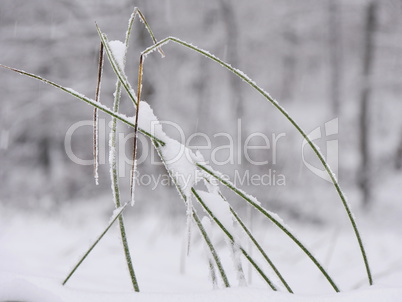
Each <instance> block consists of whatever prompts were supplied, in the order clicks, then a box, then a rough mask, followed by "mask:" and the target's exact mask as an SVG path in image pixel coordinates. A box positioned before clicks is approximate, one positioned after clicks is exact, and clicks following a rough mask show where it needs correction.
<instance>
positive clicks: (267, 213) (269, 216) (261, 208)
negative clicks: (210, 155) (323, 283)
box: [197, 164, 339, 292]
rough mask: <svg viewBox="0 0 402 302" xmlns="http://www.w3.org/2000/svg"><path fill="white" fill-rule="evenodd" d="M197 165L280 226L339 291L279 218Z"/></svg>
mask: <svg viewBox="0 0 402 302" xmlns="http://www.w3.org/2000/svg"><path fill="white" fill-rule="evenodd" d="M197 166H198V167H200V168H201V169H202V170H204V171H205V172H207V173H208V174H210V175H211V176H213V177H214V178H216V179H217V180H219V181H220V182H221V183H222V184H223V185H225V186H226V187H228V188H229V189H231V190H232V191H233V192H235V193H236V194H237V195H239V196H240V197H241V198H243V199H244V200H246V201H247V202H248V203H249V204H250V205H252V206H253V207H254V208H256V209H257V210H258V211H259V212H260V213H262V214H263V215H264V216H266V217H267V218H268V219H269V220H271V221H272V222H273V223H274V224H275V225H276V226H277V227H278V228H280V229H281V230H282V231H283V232H284V233H285V234H286V235H287V236H288V237H289V238H290V239H292V240H293V241H294V242H295V243H296V244H297V245H298V246H299V247H300V249H301V250H302V251H303V252H304V253H305V254H306V255H307V256H308V257H309V258H310V259H311V261H313V263H314V264H315V265H316V266H317V268H318V269H319V270H320V271H321V273H322V274H323V275H324V277H325V278H326V279H327V280H328V282H329V283H330V284H331V286H332V287H333V288H334V290H335V291H336V292H339V288H338V287H337V285H336V284H335V282H334V281H333V280H332V278H331V277H330V276H329V274H328V273H327V272H326V270H325V269H324V268H323V267H322V265H321V264H320V263H319V262H318V260H317V259H316V258H315V257H314V256H313V254H311V253H310V251H309V250H308V249H307V248H306V247H305V246H304V245H303V244H302V243H301V242H300V241H299V239H297V238H296V237H295V236H294V235H293V234H292V232H291V231H290V230H288V228H287V227H286V226H285V225H283V224H282V223H281V222H280V221H279V220H277V219H276V218H275V217H274V216H273V215H271V214H270V213H269V212H268V211H267V210H265V209H264V208H263V207H261V206H260V205H258V204H257V203H255V202H254V201H253V200H251V199H250V198H249V197H247V196H246V195H245V194H244V193H243V192H242V191H241V190H239V189H237V188H236V187H235V186H233V185H232V184H231V183H229V182H227V181H226V180H225V179H223V178H222V177H220V176H219V175H217V174H216V173H214V172H213V171H211V170H209V169H208V168H207V167H205V166H203V165H200V164H197Z"/></svg>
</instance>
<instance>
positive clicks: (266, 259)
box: [230, 207, 293, 294]
mask: <svg viewBox="0 0 402 302" xmlns="http://www.w3.org/2000/svg"><path fill="white" fill-rule="evenodd" d="M230 212H231V213H232V215H233V216H234V217H235V219H236V221H237V222H238V223H239V224H240V226H241V227H242V229H243V230H244V231H245V232H246V234H247V236H248V237H249V238H250V240H251V241H252V242H253V243H254V245H255V246H256V247H257V249H258V251H259V252H260V253H261V255H262V256H263V257H264V259H265V261H267V262H268V264H269V265H270V266H271V268H272V270H273V271H274V272H275V274H276V275H277V276H278V278H279V280H281V282H282V284H283V285H284V286H285V287H286V289H287V291H288V292H289V293H291V294H293V291H292V289H291V288H290V286H289V284H288V283H287V282H286V280H285V279H284V278H283V276H282V275H281V273H280V272H279V270H278V269H277V268H276V266H275V264H274V263H273V262H272V260H271V259H270V258H269V257H268V255H267V254H266V253H265V251H264V250H263V248H262V247H261V245H260V244H259V243H258V241H257V240H256V239H255V238H254V236H253V234H251V232H250V230H249V229H248V228H247V226H246V225H245V224H244V222H243V221H242V220H241V218H240V217H239V216H238V215H237V213H236V212H235V211H234V210H233V208H232V207H230Z"/></svg>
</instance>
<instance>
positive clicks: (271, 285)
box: [191, 188, 277, 291]
mask: <svg viewBox="0 0 402 302" xmlns="http://www.w3.org/2000/svg"><path fill="white" fill-rule="evenodd" d="M191 192H192V193H193V195H194V196H195V198H196V199H197V200H198V202H199V203H200V204H201V206H202V207H203V208H204V210H205V211H206V212H207V213H208V215H209V216H210V217H211V218H212V219H213V220H214V221H215V223H216V224H217V225H218V226H219V228H220V229H221V230H222V232H223V233H224V234H225V235H226V236H227V237H228V239H229V240H230V242H231V244H232V245H235V244H237V245H238V248H239V249H240V251H241V252H242V254H243V255H244V256H245V257H246V259H247V260H248V261H249V262H250V263H251V264H252V265H253V266H254V268H255V269H256V270H257V272H258V273H259V274H260V275H261V277H262V278H263V279H264V280H265V282H267V284H268V285H269V286H270V287H271V288H272V289H273V290H274V291H276V290H277V289H276V286H275V285H274V284H273V283H272V281H271V280H270V279H269V278H268V277H267V275H265V273H264V272H263V270H262V269H261V268H260V267H259V265H258V264H257V263H256V262H255V261H254V259H253V258H252V257H251V256H250V255H249V254H248V253H247V251H246V250H245V249H244V248H243V247H242V246H241V245H240V244H239V243H237V242H235V239H234V237H233V235H232V234H231V233H230V232H229V231H228V229H227V228H226V227H225V226H224V225H223V224H222V222H221V221H220V220H219V219H218V218H217V217H216V215H215V214H214V213H213V212H212V211H211V209H210V208H209V207H208V206H207V205H206V203H205V202H204V201H203V199H202V198H201V196H200V195H199V194H198V193H197V191H196V190H195V189H194V188H191Z"/></svg>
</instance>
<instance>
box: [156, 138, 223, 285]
mask: <svg viewBox="0 0 402 302" xmlns="http://www.w3.org/2000/svg"><path fill="white" fill-rule="evenodd" d="M153 143H154V146H155V149H156V151H157V152H158V155H159V157H160V159H161V161H162V163H163V164H164V166H165V168H166V171H167V172H168V174H169V177H170V178H171V179H172V181H173V183H174V185H175V187H176V189H177V191H178V192H179V195H180V197H181V198H182V200H183V201H184V204H185V205H186V207H187V202H188V201H187V197H186V195H185V194H184V192H183V191H182V189H181V188H180V186H179V185H178V183H177V180H176V179H175V178H174V176H173V174H172V171H170V170H169V169H168V166H167V165H166V161H165V159H164V157H163V154H162V152H161V150H160V147H161V146H160V145H159V143H158V142H157V141H155V140H153ZM192 210H193V214H192V217H193V219H194V221H195V223H196V225H197V227H198V229H199V231H200V233H201V235H202V238H203V239H204V241H205V243H206V244H207V246H208V248H209V250H210V252H211V255H212V257H213V259H214V261H215V264H216V266H217V268H218V271H219V274H220V275H221V278H222V281H223V283H224V285H225V287H230V284H229V280H228V278H227V276H226V273H225V269H224V268H223V266H222V263H221V260H220V258H219V255H218V253H217V252H216V250H215V247H214V245H213V244H212V241H211V239H210V238H209V236H208V233H207V231H206V230H205V228H204V226H203V225H202V223H201V221H200V219H199V217H198V215H197V213H196V212H195V210H194V209H192Z"/></svg>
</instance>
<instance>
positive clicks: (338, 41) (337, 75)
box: [328, 0, 342, 116]
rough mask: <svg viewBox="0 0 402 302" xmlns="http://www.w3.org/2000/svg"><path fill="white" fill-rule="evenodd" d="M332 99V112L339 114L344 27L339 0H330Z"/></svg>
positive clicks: (335, 114) (330, 88)
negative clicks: (342, 26)
mask: <svg viewBox="0 0 402 302" xmlns="http://www.w3.org/2000/svg"><path fill="white" fill-rule="evenodd" d="M328 13H329V20H328V21H329V56H330V58H329V59H330V82H329V84H330V87H329V91H330V100H331V107H332V113H333V114H334V116H339V112H340V106H341V104H340V94H341V81H342V29H341V15H340V3H339V0H329V6H328Z"/></svg>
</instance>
